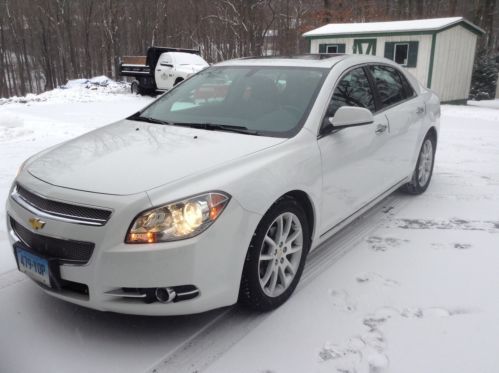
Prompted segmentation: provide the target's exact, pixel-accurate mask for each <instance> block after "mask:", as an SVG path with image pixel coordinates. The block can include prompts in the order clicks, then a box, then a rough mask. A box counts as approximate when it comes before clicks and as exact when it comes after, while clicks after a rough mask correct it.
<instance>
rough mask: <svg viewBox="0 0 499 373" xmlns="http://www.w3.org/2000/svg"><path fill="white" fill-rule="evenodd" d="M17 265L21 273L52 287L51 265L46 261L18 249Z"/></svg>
mask: <svg viewBox="0 0 499 373" xmlns="http://www.w3.org/2000/svg"><path fill="white" fill-rule="evenodd" d="M17 263H18V264H19V270H20V271H21V272H24V273H25V274H27V275H28V276H30V277H31V278H32V279H34V280H36V281H38V282H41V283H42V284H45V285H47V286H49V287H50V276H49V263H48V261H47V260H46V259H43V258H40V257H39V256H36V255H33V254H31V253H30V252H28V251H26V250H23V249H19V248H17Z"/></svg>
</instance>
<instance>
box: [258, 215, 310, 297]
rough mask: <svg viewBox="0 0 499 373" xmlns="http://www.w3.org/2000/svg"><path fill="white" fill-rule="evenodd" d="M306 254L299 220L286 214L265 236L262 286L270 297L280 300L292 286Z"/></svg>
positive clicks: (260, 270)
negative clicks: (302, 257)
mask: <svg viewBox="0 0 499 373" xmlns="http://www.w3.org/2000/svg"><path fill="white" fill-rule="evenodd" d="M302 253H303V228H302V225H301V223H300V220H299V219H298V217H297V216H296V215H295V214H293V213H291V212H284V213H282V214H280V215H279V216H277V217H276V219H275V220H274V221H273V222H272V224H270V226H269V228H268V230H267V233H266V234H265V237H264V240H263V243H262V247H261V249H260V257H259V263H258V272H259V273H258V276H259V280H260V286H261V288H262V290H263V291H264V293H265V294H266V295H267V296H269V297H278V296H279V295H281V294H282V293H283V292H284V291H286V289H287V288H288V287H289V286H290V284H291V283H292V282H293V279H294V278H295V275H296V273H297V271H298V267H299V266H300V260H301V256H302Z"/></svg>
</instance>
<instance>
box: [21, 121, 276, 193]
mask: <svg viewBox="0 0 499 373" xmlns="http://www.w3.org/2000/svg"><path fill="white" fill-rule="evenodd" d="M284 140H285V139H282V138H273V137H264V136H252V135H245V134H238V133H230V132H222V131H211V130H202V129H194V128H189V127H176V126H169V125H160V124H152V123H144V122H136V121H131V120H123V121H120V122H117V123H114V124H111V125H109V126H106V127H102V128H100V129H97V130H95V131H92V132H89V133H87V134H85V135H83V136H80V137H77V138H75V139H73V140H70V141H68V142H65V143H63V144H61V145H59V146H57V147H54V148H52V149H50V150H49V151H47V152H44V153H41V154H40V155H39V156H35V157H34V158H33V159H32V160H30V161H29V162H28V164H27V165H26V170H27V171H28V172H29V173H30V174H31V175H33V176H34V177H36V178H38V179H40V180H43V181H45V182H47V183H50V184H53V185H57V186H60V187H65V188H71V189H77V190H83V191H89V192H96V193H105V194H116V195H127V194H135V193H139V192H143V191H146V190H149V189H152V188H155V187H158V186H161V185H164V184H167V183H170V182H172V181H176V180H179V179H181V178H184V177H186V176H190V175H193V174H195V173H200V172H204V171H207V170H209V169H211V168H215V167H217V166H221V165H223V164H224V163H227V162H230V161H233V160H235V159H237V158H241V157H244V156H247V155H249V154H252V153H255V152H258V151H260V150H263V149H265V148H268V147H271V146H274V145H277V144H278V143H280V142H283V141H284Z"/></svg>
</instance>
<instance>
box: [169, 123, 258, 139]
mask: <svg viewBox="0 0 499 373" xmlns="http://www.w3.org/2000/svg"><path fill="white" fill-rule="evenodd" d="M173 124H174V125H175V126H184V127H191V128H200V129H203V130H212V131H226V132H235V133H243V134H245V135H254V136H260V135H261V134H260V132H258V131H255V130H250V129H249V128H247V127H244V126H233V125H230V124H215V123H180V122H179V123H173Z"/></svg>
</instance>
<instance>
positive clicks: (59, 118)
mask: <svg viewBox="0 0 499 373" xmlns="http://www.w3.org/2000/svg"><path fill="white" fill-rule="evenodd" d="M102 80H103V79H100V81H102ZM127 92H129V87H127V86H124V85H123V84H118V83H114V82H111V83H110V84H108V85H107V86H106V87H101V86H99V87H98V88H97V89H95V90H92V89H87V88H85V86H84V85H73V87H72V88H71V89H55V90H53V91H48V92H45V93H42V94H40V95H28V96H26V97H22V98H12V99H9V100H4V103H3V105H0V159H1V160H2V161H1V162H0V201H2V206H3V205H4V204H3V201H5V200H6V198H7V194H8V192H9V187H10V184H11V183H12V180H13V178H14V177H15V175H16V172H17V170H18V168H19V166H20V165H21V163H22V162H23V161H24V160H25V159H27V158H28V157H29V156H31V155H33V154H35V153H37V152H39V151H41V150H43V149H46V148H48V147H50V146H52V145H55V144H58V143H60V142H63V141H66V140H68V139H71V138H73V137H76V136H78V135H81V134H83V133H85V132H88V131H90V130H93V129H95V128H97V127H100V126H103V125H105V124H109V123H111V122H114V121H117V120H119V119H123V118H125V117H126V116H128V115H130V114H133V113H134V112H136V111H137V110H139V109H141V108H142V107H143V106H145V105H147V104H148V103H149V102H150V101H151V98H150V97H140V96H135V95H132V94H128V93H127ZM0 103H2V101H0ZM6 245H7V232H6V229H5V214H4V213H1V214H0V247H1V248H2V249H0V273H2V272H4V271H6V270H8V269H11V268H14V266H15V261H14V258H13V257H12V255H11V253H10V252H9V251H8V250H5V249H4V248H5V247H6Z"/></svg>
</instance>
